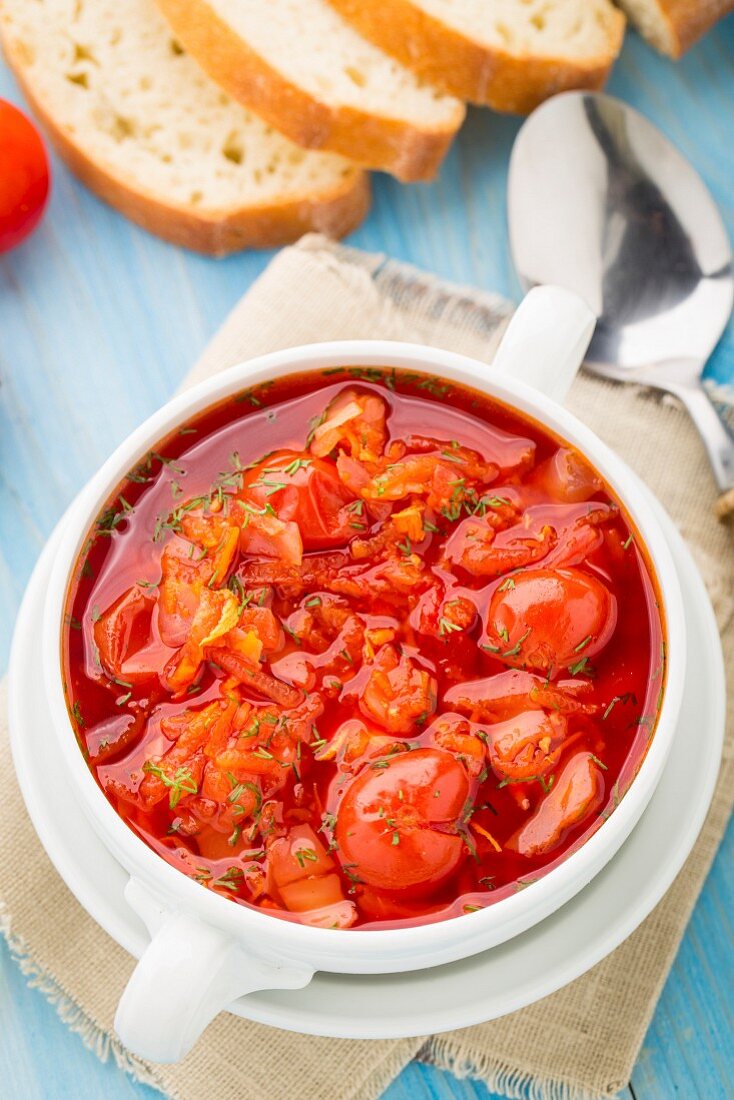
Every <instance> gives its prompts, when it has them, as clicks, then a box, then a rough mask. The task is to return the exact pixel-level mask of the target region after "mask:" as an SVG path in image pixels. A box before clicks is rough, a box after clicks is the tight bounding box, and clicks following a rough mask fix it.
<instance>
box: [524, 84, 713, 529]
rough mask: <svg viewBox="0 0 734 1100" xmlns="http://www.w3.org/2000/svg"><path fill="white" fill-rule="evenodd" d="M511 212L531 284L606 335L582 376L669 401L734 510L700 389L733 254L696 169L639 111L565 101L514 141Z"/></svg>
mask: <svg viewBox="0 0 734 1100" xmlns="http://www.w3.org/2000/svg"><path fill="white" fill-rule="evenodd" d="M508 217H509V233H510V247H511V250H512V255H513V259H514V262H515V267H516V269H517V272H518V275H519V278H520V281H521V283H522V284H523V286H524V288H525V289H528V288H530V287H533V286H537V285H541V284H545V283H552V284H555V285H558V286H564V287H566V288H568V289H569V290H573V291H575V292H576V293H577V294H578V295H580V296H581V297H582V298H584V299H585V300H586V301H587V303H588V304H589V306H590V307H591V308H592V310H593V311H594V313H595V314H596V317H597V326H596V331H595V333H594V336H593V338H592V341H591V345H590V347H589V351H588V353H587V358H586V367H587V368H588V369H590V370H592V371H594V372H595V373H597V374H600V375H602V376H604V377H608V378H613V379H615V380H618V381H629V382H636V383H642V384H644V385H649V386H653V387H655V388H658V389H662V390H667V391H668V392H670V393H674V394H675V395H676V396H677V397H678V398H679V399H680V400H681V401H682V402H683V403H684V404H685V406H686V407H687V408H688V410H689V412H690V413H691V416H692V417H693V419H694V421H695V423H696V425H697V427H698V429H699V432H700V433H701V436H702V439H703V441H704V444H705V445H706V448H707V451H708V454H709V458H710V460H711V465H712V468H713V472H714V476H715V478H716V482H717V485H718V487H719V490H720V491H721V493H722V494H723V496H722V502H721V504H722V511H724V510H730V509H732V508H734V441H732V439H731V436H730V435H729V433H728V432H727V430H726V428H725V427H724V425H723V423H722V422H721V420H720V418H719V416H718V414H717V413H716V410H715V409H714V407H713V405H712V404H711V402H710V400H709V399H708V396H707V395H706V392H705V390H704V389H703V386H702V384H701V375H702V372H703V369H704V366H705V364H706V360H707V359H708V358H709V356H710V355H711V353H712V351H713V350H714V348H715V346H716V344H717V342H718V340H719V339H720V337H721V334H722V333H723V331H724V329H725V328H726V325H727V323H728V320H729V317H730V316H731V312H732V307H733V306H734V277H733V276H732V250H731V245H730V243H729V240H728V237H727V234H726V230H725V228H724V224H723V222H722V219H721V216H720V214H719V211H718V209H717V207H716V204H715V203H714V200H713V199H712V197H711V195H710V194H709V192H708V190H707V188H706V186H705V184H704V183H703V181H702V180H701V178H700V176H699V175H698V174H697V172H696V171H695V170H694V168H693V167H692V166H691V165H690V164H689V162H688V161H687V160H686V159H685V157H683V155H682V154H681V153H680V152H679V151H678V150H677V149H676V148H675V147H674V146H673V145H672V144H671V143H670V142H669V141H668V139H667V138H666V137H664V136H663V134H661V133H660V131H659V130H657V129H656V128H655V127H654V126H653V125H652V123H651V122H649V121H648V120H647V119H646V118H644V117H643V116H642V115H641V114H639V113H638V112H637V111H635V110H633V109H632V108H631V107H628V106H627V105H626V104H624V103H622V102H621V101H619V100H617V99H614V98H612V97H611V96H606V95H599V94H593V93H586V92H584V93H577V92H569V93H566V94H564V95H559V96H556V97H554V98H553V99H551V100H549V101H547V102H546V103H545V104H543V106H541V107H540V108H538V110H537V111H535V112H534V113H533V114H532V115H531V116H530V118H529V119H528V120H527V121H526V122H525V124H524V125H523V127H522V128H521V130H520V132H519V134H518V137H517V140H516V142H515V146H514V148H513V152H512V157H511V160H510V172H509V182H508ZM727 501H728V504H727Z"/></svg>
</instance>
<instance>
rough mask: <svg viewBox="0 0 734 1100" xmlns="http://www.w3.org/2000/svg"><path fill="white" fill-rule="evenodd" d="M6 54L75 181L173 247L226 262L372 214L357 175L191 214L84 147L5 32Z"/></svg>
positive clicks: (345, 229)
mask: <svg viewBox="0 0 734 1100" xmlns="http://www.w3.org/2000/svg"><path fill="white" fill-rule="evenodd" d="M3 49H4V52H5V56H6V59H7V62H8V65H9V66H10V68H11V69H12V71H13V73H14V74H15V77H16V79H17V80H18V83H19V84H20V87H21V89H22V91H23V93H24V95H25V97H26V99H27V100H28V103H29V104H30V106H31V108H32V110H33V112H34V114H35V115H36V116H37V118H38V119H39V121H40V123H41V125H42V126H43V127H44V129H45V130H46V133H47V135H48V137H49V140H50V141H51V143H52V145H53V146H54V148H55V149H56V151H57V152H58V154H59V156H61V157H62V159H63V160H64V161H65V162H66V164H67V165H68V167H69V168H70V169H71V171H72V172H73V173H74V175H75V176H77V177H78V178H79V179H80V180H81V181H82V183H84V184H86V186H87V187H89V189H90V190H91V191H94V193H95V194H96V195H98V196H99V197H100V198H101V199H103V200H104V201H105V202H107V203H109V204H110V206H114V207H115V209H117V210H119V211H120V213H122V214H124V215H125V216H126V217H127V218H129V219H130V220H131V221H133V222H135V223H136V224H137V225H139V226H141V227H142V228H143V229H146V230H147V231H148V232H149V233H153V234H155V236H157V237H162V238H163V239H164V240H166V241H170V242H171V244H175V245H180V246H181V247H183V248H190V249H192V251H194V252H203V253H205V254H206V255H210V256H226V255H228V254H229V253H231V252H237V251H240V250H242V249H245V248H276V247H278V246H280V245H283V244H290V243H291V242H292V241H295V240H298V238H299V237H301V236H302V235H303V234H304V233H307V232H310V231H312V230H314V231H317V232H321V233H325V234H327V235H328V236H331V237H341V236H344V235H345V234H346V233H349V232H350V231H351V230H352V229H354V228H356V226H358V225H359V224H360V222H361V221H362V220H363V218H364V217H365V216H366V214H367V212H368V210H369V206H370V188H369V179H368V176H367V174H366V173H365V172H362V171H359V170H357V171H355V172H354V173H352V174H351V175H349V176H346V177H345V178H344V180H343V182H341V183H337V184H336V185H335V186H334V187H333V188H331V189H328V190H324V191H322V192H320V193H319V192H314V193H313V194H307V193H304V194H303V195H302V196H301V197H297V196H294V197H292V198H290V197H289V198H285V199H284V200H283V201H278V200H274V201H272V202H268V203H261V204H258V205H257V206H246V207H239V208H238V207H225V208H221V209H211V208H210V209H202V210H196V209H195V208H194V207H192V206H190V205H186V204H184V203H178V202H171V201H168V200H165V199H162V198H161V197H160V196H159V195H157V194H155V193H154V192H153V191H149V190H147V189H145V188H144V187H141V186H140V185H138V184H137V182H136V181H133V180H131V179H129V178H125V177H124V176H123V175H122V174H121V173H119V172H118V171H117V170H116V169H114V168H112V167H111V166H110V165H108V164H106V163H105V162H104V161H103V160H101V159H99V160H97V159H95V158H94V157H92V156H91V155H90V154H89V153H87V152H86V151H85V150H84V149H82V148H81V147H80V146H79V145H78V143H77V142H76V141H75V140H74V138H73V136H72V135H71V134H69V133H68V132H67V131H66V130H65V129H64V127H63V126H62V125H60V124H59V123H58V122H57V120H56V119H55V117H54V114H53V110H52V109H51V108H49V107H48V106H47V104H46V103H44V102H43V101H42V100H41V99H40V98H39V96H38V95H36V92H35V89H34V87H33V82H32V80H31V79H30V78H29V77H28V76H27V74H26V71H25V66H24V64H23V56H22V54H23V51H22V50H21V49H18V48H17V46H16V45H15V44H14V42H13V40H12V38H11V37H10V36H9V35H7V34H6V35H5V36H3Z"/></svg>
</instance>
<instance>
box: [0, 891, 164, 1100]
mask: <svg viewBox="0 0 734 1100" xmlns="http://www.w3.org/2000/svg"><path fill="white" fill-rule="evenodd" d="M0 935H2V937H3V939H4V940H5V942H6V943H7V945H8V949H9V951H10V954H11V957H12V959H13V961H14V962H15V963H17V965H18V967H19V968H20V971H21V973H22V974H23V976H24V977H25V978H26V979H27V984H28V986H29V988H31V989H38V990H39V991H40V992H41V993H42V994H43V996H44V997H45V998H46V1000H47V1001H48V1003H49V1004H50V1005H53V1007H54V1008H55V1009H56V1013H57V1015H58V1017H59V1019H60V1020H61V1022H62V1023H63V1024H64V1025H65V1026H66V1027H68V1028H69V1030H70V1031H73V1032H74V1034H75V1035H78V1036H79V1038H80V1039H81V1041H82V1043H83V1044H84V1046H85V1047H86V1048H87V1050H89V1051H91V1052H92V1054H94V1055H95V1056H96V1057H97V1058H99V1060H100V1062H107V1061H109V1059H110V1057H112V1058H113V1059H114V1061H115V1063H116V1065H117V1066H118V1067H119V1068H120V1069H122V1070H124V1071H125V1073H127V1074H129V1075H130V1077H132V1078H133V1079H134V1080H135V1081H137V1082H138V1083H140V1084H143V1085H149V1086H150V1087H151V1088H154V1089H158V1091H159V1092H161V1093H164V1094H166V1089H165V1088H164V1086H163V1084H162V1083H161V1081H160V1079H159V1078H158V1077H156V1075H155V1074H154V1073H153V1072H152V1070H151V1069H150V1067H149V1066H147V1065H146V1063H145V1062H142V1061H140V1059H138V1058H136V1057H135V1056H134V1055H133V1054H130V1052H129V1051H128V1050H127V1049H126V1048H125V1047H124V1046H123V1045H122V1043H121V1042H120V1040H119V1039H117V1038H116V1037H115V1036H114V1035H110V1033H109V1032H107V1031H105V1030H104V1029H103V1028H101V1027H99V1025H98V1024H95V1022H94V1021H93V1020H92V1019H90V1017H89V1016H87V1014H86V1012H84V1010H83V1009H82V1008H80V1006H79V1005H78V1004H77V1003H76V1001H74V1000H73V999H72V998H71V997H70V996H69V995H68V994H67V993H65V992H64V990H63V988H62V987H61V986H60V985H59V983H58V982H57V981H56V979H55V978H52V977H51V975H50V974H48V973H47V972H46V971H45V970H44V969H43V968H42V967H41V966H40V965H39V964H38V963H37V962H36V960H35V959H34V958H33V955H32V953H31V951H30V949H29V947H28V945H27V944H26V943H25V941H24V940H23V939H21V937H20V936H16V935H14V934H13V931H12V919H11V916H10V913H9V912H8V909H7V906H6V905H5V903H4V902H2V901H0ZM167 1095H169V1096H170V1093H168V1094H167Z"/></svg>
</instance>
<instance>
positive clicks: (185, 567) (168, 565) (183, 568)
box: [158, 538, 214, 646]
mask: <svg viewBox="0 0 734 1100" xmlns="http://www.w3.org/2000/svg"><path fill="white" fill-rule="evenodd" d="M194 549H195V548H194V546H193V544H192V543H190V542H184V540H183V539H179V538H174V539H172V540H171V542H169V543H167V545H166V546H165V547H164V548H163V553H162V555H161V581H160V585H159V594H158V630H159V631H160V635H161V638H162V639H163V641H164V642H165V644H166V645H169V646H181V645H183V643H184V642H185V641H186V638H187V637H188V633H189V630H190V629H191V623H192V620H193V618H194V615H195V614H196V610H197V608H198V606H199V598H200V596H201V592H202V589H203V588H204V587H206V586H207V585H208V583H209V581H210V580H211V578H212V574H213V572H214V570H213V566H212V564H211V563H210V562H208V561H205V560H204V559H203V558H202V556H201V552H200V553H199V554H196V553H194Z"/></svg>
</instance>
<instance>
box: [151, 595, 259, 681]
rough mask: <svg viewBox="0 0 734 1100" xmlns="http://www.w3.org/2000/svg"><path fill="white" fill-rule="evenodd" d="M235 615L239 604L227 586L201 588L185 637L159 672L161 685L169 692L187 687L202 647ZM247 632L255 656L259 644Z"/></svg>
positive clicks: (230, 626)
mask: <svg viewBox="0 0 734 1100" xmlns="http://www.w3.org/2000/svg"><path fill="white" fill-rule="evenodd" d="M238 619H239V604H238V601H237V598H236V597H235V595H234V593H233V592H230V590H229V589H228V588H223V589H221V588H220V589H212V588H202V590H201V594H200V596H199V606H198V607H197V609H196V613H195V615H194V617H193V619H192V621H191V628H190V630H189V634H188V637H187V638H186V641H185V642H184V644H183V646H182V647H181V649H180V650H179V651H178V653H177V654H176V656H175V657H173V658H171V660H170V661H169V662H168V664H167V665H166V668H165V670H164V672H163V674H162V677H161V679H162V681H163V684H164V687H166V688H168V690H169V691H172V692H180V691H183V690H184V689H185V688H187V687H188V686H189V684H191V683H192V682H193V681H194V679H195V678H196V674H197V672H198V671H199V666H200V665H201V662H202V661H203V660H204V651H205V649H206V648H207V647H208V646H213V645H214V643H215V642H217V641H218V640H219V639H220V638H223V637H224V636H225V635H226V634H228V633H229V631H230V630H232V629H233V628H234V627H235V626H236V625H237V622H238ZM248 636H249V637H250V639H251V643H252V645H251V649H252V656H251V657H250V659H251V660H253V659H254V660H258V659H259V657H260V653H261V652H262V644H261V643H260V641H259V639H258V638H257V637H256V636H255V635H254V634H252V633H250V634H249V635H248Z"/></svg>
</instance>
